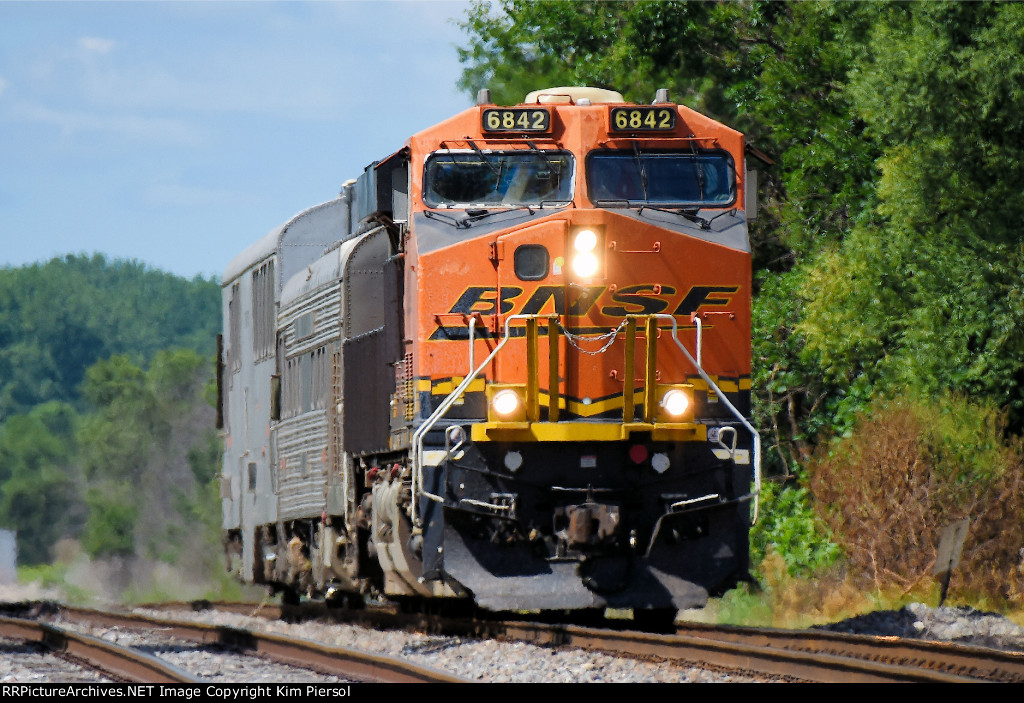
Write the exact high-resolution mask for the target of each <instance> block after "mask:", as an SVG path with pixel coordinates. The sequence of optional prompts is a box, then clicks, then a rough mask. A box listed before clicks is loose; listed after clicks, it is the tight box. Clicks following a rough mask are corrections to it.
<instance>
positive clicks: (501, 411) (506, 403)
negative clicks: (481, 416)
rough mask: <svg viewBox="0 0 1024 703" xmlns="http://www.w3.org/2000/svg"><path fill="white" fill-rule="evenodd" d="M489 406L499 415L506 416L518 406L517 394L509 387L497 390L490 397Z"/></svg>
mask: <svg viewBox="0 0 1024 703" xmlns="http://www.w3.org/2000/svg"><path fill="white" fill-rule="evenodd" d="M491 407H492V408H494V412H495V413H496V414H498V415H499V416H501V417H508V416H509V415H512V414H513V413H515V411H516V410H517V409H518V408H519V394H518V393H516V392H515V391H514V390H512V389H511V388H506V389H505V390H502V391H498V392H497V393H495V394H494V397H493V398H491Z"/></svg>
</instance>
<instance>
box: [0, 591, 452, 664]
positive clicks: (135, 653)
mask: <svg viewBox="0 0 1024 703" xmlns="http://www.w3.org/2000/svg"><path fill="white" fill-rule="evenodd" d="M58 613H59V617H60V619H61V621H63V622H66V623H68V624H69V625H73V626H79V627H81V626H85V625H88V626H91V627H105V628H117V629H119V630H137V631H150V632H156V633H159V636H160V638H162V639H168V638H171V639H177V640H186V641H189V642H194V643H199V644H201V645H206V646H216V647H220V648H226V649H230V650H233V651H237V652H242V653H245V654H246V655H253V656H258V657H262V658H265V659H270V660H272V661H275V662H279V663H283V664H288V665H291V666H294V667H300V668H302V669H305V670H309V671H317V672H321V673H327V674H331V675H334V676H338V677H342V678H343V679H344V680H347V681H356V682H369V683H459V682H463V681H464V679H461V678H459V677H456V676H452V675H451V674H447V673H444V672H441V671H437V670H433V669H430V668H428V667H423V666H419V665H416V664H412V663H410V662H406V661H402V660H401V659H397V658H394V657H386V656H378V655H373V654H368V653H366V652H360V651H357V650H353V649H347V648H344V647H333V646H329V645H325V644H321V643H317V642H310V641H306V640H298V639H294V638H288V637H283V636H279V635H274V634H268V633H259V632H252V631H250V630H245V629H241V628H234V627H223V626H213V625H206V624H204V623H196V622H184V621H180V620H169V619H164V618H154V617H144V616H140V615H134V614H129V613H113V612H107V611H100V610H92V609H86V608H74V607H66V606H61V607H60V608H59V611H58ZM0 637H5V638H7V639H13V640H21V641H25V642H37V643H40V644H42V645H43V646H45V647H48V648H49V649H51V650H53V651H55V652H59V653H61V654H63V655H65V656H70V657H73V658H74V659H76V660H78V661H81V662H82V663H84V664H85V665H86V666H89V667H90V668H93V669H95V670H98V671H102V672H105V673H108V674H110V675H111V676H112V678H115V679H118V680H122V681H128V682H142V683H200V682H203V679H201V678H199V677H196V676H193V675H191V674H189V673H187V672H185V671H183V670H181V669H178V668H176V667H174V666H172V665H170V664H167V663H166V662H164V661H162V660H161V659H159V658H157V657H154V656H151V655H148V654H145V653H144V652H141V651H139V650H137V649H134V648H132V647H124V646H120V645H118V644H114V643H111V642H107V641H105V640H102V639H99V638H96V637H93V636H89V635H84V634H81V633H76V632H71V631H69V630H67V629H65V628H60V627H57V626H55V625H52V624H47V623H42V622H38V621H34V620H29V619H26V618H10V617H4V618H0Z"/></svg>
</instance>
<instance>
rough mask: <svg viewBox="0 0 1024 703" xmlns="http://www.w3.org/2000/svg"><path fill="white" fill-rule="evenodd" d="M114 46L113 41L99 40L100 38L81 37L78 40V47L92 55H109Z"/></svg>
mask: <svg viewBox="0 0 1024 703" xmlns="http://www.w3.org/2000/svg"><path fill="white" fill-rule="evenodd" d="M115 45H116V42H114V40H113V39H101V38H100V37H82V38H81V39H79V40H78V46H79V47H80V48H82V49H85V50H86V51H89V52H91V53H94V54H109V53H110V52H111V51H112V50H113V49H114V46H115Z"/></svg>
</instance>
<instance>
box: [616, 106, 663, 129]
mask: <svg viewBox="0 0 1024 703" xmlns="http://www.w3.org/2000/svg"><path fill="white" fill-rule="evenodd" d="M610 118H611V119H610V120H609V122H610V123H611V129H612V131H613V132H640V131H654V132H669V131H671V130H673V129H675V128H676V111H675V110H674V109H672V108H668V107H649V106H644V107H613V108H611V113H610Z"/></svg>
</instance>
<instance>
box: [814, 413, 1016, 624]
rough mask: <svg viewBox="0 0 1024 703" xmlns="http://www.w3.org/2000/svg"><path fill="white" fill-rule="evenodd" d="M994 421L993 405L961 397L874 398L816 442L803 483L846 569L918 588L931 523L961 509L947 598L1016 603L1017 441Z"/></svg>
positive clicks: (933, 536) (935, 528) (953, 517)
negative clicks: (820, 446)
mask: <svg viewBox="0 0 1024 703" xmlns="http://www.w3.org/2000/svg"><path fill="white" fill-rule="evenodd" d="M1003 429H1004V422H1003V416H1002V415H1001V414H1000V413H999V411H998V410H996V408H995V407H994V406H992V405H984V404H979V403H973V402H970V401H968V400H966V399H964V398H962V397H955V396H946V397H943V398H940V399H938V400H936V401H928V400H923V399H919V398H912V397H908V398H903V399H899V400H888V401H885V400H882V401H878V402H876V403H875V404H874V405H873V407H872V409H871V411H870V412H869V413H868V414H867V415H865V416H864V417H863V418H862V419H861V421H860V422H859V423H858V426H857V428H856V431H855V432H854V433H853V434H852V436H850V437H847V438H843V439H839V440H836V441H835V442H834V443H833V444H832V445H830V446H829V447H827V448H825V449H824V450H822V451H819V453H818V455H817V456H816V457H815V459H814V461H812V463H811V465H810V466H809V467H808V470H809V474H810V488H811V491H812V493H813V495H814V497H815V499H816V501H817V502H816V507H817V509H818V512H819V515H820V516H821V518H822V519H823V521H824V522H825V524H826V525H828V527H829V529H830V530H831V531H832V534H833V535H834V539H835V540H836V542H838V544H839V545H840V546H841V547H842V549H843V551H844V552H845V553H846V556H847V559H848V566H849V569H850V575H851V576H852V577H854V578H855V579H857V580H859V582H860V583H861V585H862V586H865V587H871V588H873V589H874V591H875V592H879V593H880V592H891V591H892V590H893V589H894V588H895V589H898V590H902V591H903V592H904V593H907V592H910V591H912V590H918V589H921V588H923V587H927V585H928V583H929V582H932V581H933V580H934V577H933V575H932V570H933V568H934V566H935V562H936V552H937V546H938V535H939V532H940V530H941V529H942V528H943V527H945V526H947V525H949V524H951V523H953V522H956V521H958V520H961V519H964V518H968V519H969V520H970V528H969V531H968V535H967V539H966V541H965V544H964V547H963V553H962V557H961V561H960V565H959V567H958V568H956V569H955V570H954V573H953V574H952V578H951V582H950V595H951V597H953V598H959V599H961V600H965V601H969V602H974V603H979V602H980V603H982V604H985V605H986V606H988V607H996V608H1004V607H1005V606H1007V605H1009V604H1017V605H1020V604H1022V603H1024V584H1022V572H1021V549H1022V548H1024V523H1022V518H1024V444H1022V443H1021V441H1020V439H1019V438H1006V437H1004V435H1003Z"/></svg>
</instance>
